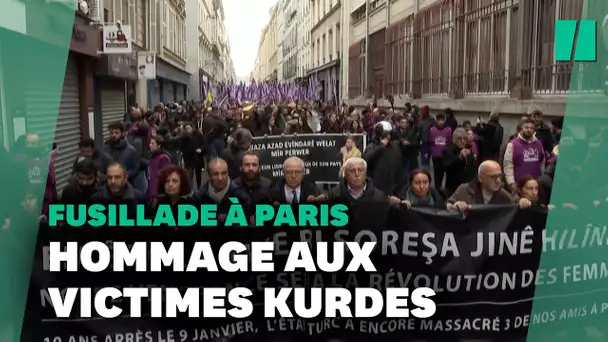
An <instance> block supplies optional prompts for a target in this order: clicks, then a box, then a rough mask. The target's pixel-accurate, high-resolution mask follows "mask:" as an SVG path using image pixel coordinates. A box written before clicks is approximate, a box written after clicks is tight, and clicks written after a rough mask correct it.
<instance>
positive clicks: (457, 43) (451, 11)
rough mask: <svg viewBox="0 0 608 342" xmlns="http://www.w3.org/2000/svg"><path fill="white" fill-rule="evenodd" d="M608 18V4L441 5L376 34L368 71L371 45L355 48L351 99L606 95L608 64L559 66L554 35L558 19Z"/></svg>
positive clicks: (511, 1)
mask: <svg viewBox="0 0 608 342" xmlns="http://www.w3.org/2000/svg"><path fill="white" fill-rule="evenodd" d="M585 4H587V5H586V6H587V8H585V9H584V6H585ZM591 6H594V7H593V8H589V7H591ZM607 12H608V1H604V2H600V1H594V2H589V1H584V0H567V1H564V0H538V1H516V0H445V1H441V2H438V3H437V4H434V5H431V6H429V7H426V8H424V9H423V10H422V11H421V12H419V13H418V14H417V15H415V16H410V17H408V18H406V19H404V20H401V21H399V22H396V23H394V24H392V25H391V26H389V27H387V29H386V31H385V32H384V33H383V36H382V37H379V36H378V37H377V34H376V33H375V34H373V35H372V36H370V58H369V60H368V67H369V69H368V70H367V72H366V70H364V67H363V66H364V62H363V61H364V59H365V57H364V56H365V49H364V48H363V46H364V44H359V45H353V46H352V47H351V49H349V61H350V63H349V75H350V76H349V83H350V84H349V96H359V95H360V94H364V93H365V90H364V89H362V85H363V84H364V83H367V85H368V89H367V90H369V91H370V92H371V94H374V95H376V96H385V95H396V94H410V95H412V96H414V97H419V96H424V95H448V94H449V95H450V96H451V97H455V98H457V97H459V96H464V95H483V94H495V95H508V94H511V95H512V97H513V90H514V89H517V90H518V91H519V90H521V89H523V90H524V91H523V93H526V94H528V95H525V94H524V95H522V94H518V95H517V96H522V97H526V96H533V95H534V94H564V93H567V92H583V93H590V92H591V93H593V92H599V91H603V87H604V81H603V75H604V71H603V69H604V67H605V65H607V64H608V60H602V61H599V60H598V63H587V64H584V65H583V64H582V63H579V64H576V66H574V65H573V64H572V63H569V62H568V63H563V62H556V61H555V56H554V49H555V47H554V36H555V21H556V20H558V19H575V20H578V19H581V18H582V17H583V13H586V15H585V19H590V20H596V21H598V22H602V21H603V19H604V18H603V16H604V15H605V14H606V13H607ZM600 55H601V54H600ZM598 58H603V56H599V57H598ZM574 67H575V68H576V69H573V68H574ZM583 68H585V69H584V70H585V73H584V74H585V75H584V76H583V75H582V73H581V72H580V71H582V70H583ZM589 68H591V70H590V69H589ZM596 69H597V70H596ZM573 72H575V73H576V75H577V79H576V80H572V76H571V75H573ZM365 75H367V77H368V79H367V82H363V78H364V77H365ZM573 81H576V82H573Z"/></svg>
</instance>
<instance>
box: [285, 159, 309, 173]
mask: <svg viewBox="0 0 608 342" xmlns="http://www.w3.org/2000/svg"><path fill="white" fill-rule="evenodd" d="M290 162H294V163H298V164H300V165H301V166H302V168H305V167H306V166H305V165H304V161H303V160H302V159H301V158H298V157H289V158H287V159H285V161H284V162H283V170H285V168H286V167H287V164H288V163H290Z"/></svg>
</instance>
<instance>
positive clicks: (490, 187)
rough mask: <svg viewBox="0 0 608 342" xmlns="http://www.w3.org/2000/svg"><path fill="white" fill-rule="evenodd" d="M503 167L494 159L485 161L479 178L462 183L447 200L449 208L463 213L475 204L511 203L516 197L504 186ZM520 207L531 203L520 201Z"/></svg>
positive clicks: (480, 169) (481, 165)
mask: <svg viewBox="0 0 608 342" xmlns="http://www.w3.org/2000/svg"><path fill="white" fill-rule="evenodd" d="M502 176H503V175H502V169H501V167H500V164H498V163H497V162H495V161H493V160H487V161H484V162H483V163H481V164H480V165H479V169H478V175H477V178H476V179H474V180H473V181H471V182H469V183H465V184H462V185H460V186H459V187H458V189H456V191H455V192H454V194H453V195H452V196H451V197H450V198H448V200H447V209H448V210H450V211H460V212H462V213H464V212H466V211H467V210H468V209H469V206H470V205H473V204H511V203H513V201H514V199H513V197H512V196H511V194H509V192H508V191H506V190H505V189H503V187H502ZM519 205H520V207H521V208H522V209H523V208H527V207H529V206H530V203H529V202H527V201H520V202H519Z"/></svg>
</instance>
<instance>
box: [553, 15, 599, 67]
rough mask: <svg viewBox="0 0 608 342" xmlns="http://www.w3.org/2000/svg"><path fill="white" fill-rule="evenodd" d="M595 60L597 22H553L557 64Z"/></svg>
mask: <svg viewBox="0 0 608 342" xmlns="http://www.w3.org/2000/svg"><path fill="white" fill-rule="evenodd" d="M573 52H574V56H573ZM596 59H597V22H596V21H595V20H580V21H579V20H557V21H556V22H555V60H556V61H557V62H570V61H574V62H595V61H596Z"/></svg>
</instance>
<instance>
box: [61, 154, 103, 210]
mask: <svg viewBox="0 0 608 342" xmlns="http://www.w3.org/2000/svg"><path fill="white" fill-rule="evenodd" d="M83 158H84V159H83V160H81V161H79V162H78V163H76V165H74V181H73V182H70V183H68V185H67V186H66V187H65V188H64V189H63V191H62V192H61V198H60V202H61V203H62V204H85V203H90V200H91V197H92V196H93V195H94V194H95V192H96V190H97V189H96V186H97V184H98V182H97V173H98V171H97V170H98V169H97V167H96V165H95V160H93V159H91V158H88V157H83ZM105 171H106V170H104V172H105Z"/></svg>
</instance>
